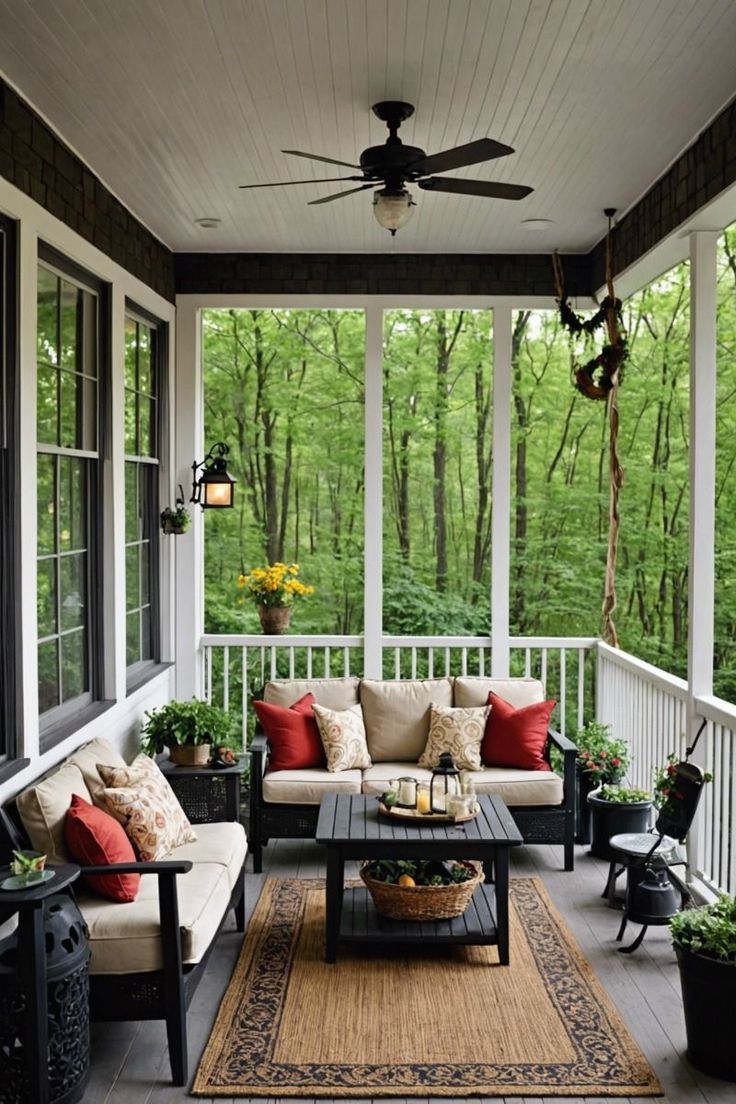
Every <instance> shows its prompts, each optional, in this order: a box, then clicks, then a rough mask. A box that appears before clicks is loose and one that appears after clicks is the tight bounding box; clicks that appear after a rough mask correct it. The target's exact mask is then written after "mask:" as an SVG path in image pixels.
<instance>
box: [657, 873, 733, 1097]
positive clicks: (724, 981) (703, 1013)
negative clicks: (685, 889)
mask: <svg viewBox="0 0 736 1104" xmlns="http://www.w3.org/2000/svg"><path fill="white" fill-rule="evenodd" d="M670 932H671V933H672V941H673V943H674V946H675V954H676V955H677V964H678V966H679V968H680V984H681V987H682V1005H683V1011H684V1013H685V1034H686V1036H687V1058H688V1061H689V1062H691V1063H692V1065H694V1066H695V1067H696V1069H699V1070H702V1072H703V1073H707V1074H709V1075H710V1076H711V1077H719V1078H721V1079H722V1080H724V1081H736V1049H735V1048H734V1045H733V1012H734V1008H736V898H735V897H730V896H728V895H726V894H723V895H722V896H720V897H719V898H718V899H717V900H716V901H714V902H712V903H711V904H709V905H704V906H702V907H701V908H694V909H685V910H684V911H683V912H678V913H677V915H676V916H673V918H672V920H671V921H670Z"/></svg>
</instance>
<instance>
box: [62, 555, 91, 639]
mask: <svg viewBox="0 0 736 1104" xmlns="http://www.w3.org/2000/svg"><path fill="white" fill-rule="evenodd" d="M86 571H87V556H86V554H85V553H84V552H81V553H79V555H75V556H62V557H61V560H60V561H59V578H60V584H61V628H62V632H63V631H65V630H66V629H76V628H82V627H83V626H84V613H85V605H86V591H87V581H86Z"/></svg>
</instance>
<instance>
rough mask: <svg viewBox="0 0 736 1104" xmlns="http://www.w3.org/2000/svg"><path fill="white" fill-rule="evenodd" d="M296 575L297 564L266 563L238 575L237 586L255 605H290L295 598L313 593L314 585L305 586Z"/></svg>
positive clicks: (297, 572) (297, 570)
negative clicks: (263, 565) (245, 573)
mask: <svg viewBox="0 0 736 1104" xmlns="http://www.w3.org/2000/svg"><path fill="white" fill-rule="evenodd" d="M298 575H299V564H295V563H293V564H283V563H274V564H267V565H266V567H254V568H252V570H251V571H249V572H248V574H247V575H239V576H238V586H239V587H240V589H241V590H243V591H244V592H245V596H246V597H247V598H252V599H253V601H254V602H255V604H256V605H257V606H292V605H293V604H294V601H295V599H297V598H304V597H306V596H307V595H308V594H314V587H312V586H306V585H305V584H304V583H303V582H301V580H300V579H298V578H297V576H298Z"/></svg>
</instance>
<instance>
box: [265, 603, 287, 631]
mask: <svg viewBox="0 0 736 1104" xmlns="http://www.w3.org/2000/svg"><path fill="white" fill-rule="evenodd" d="M258 616H259V618H260V621H261V628H262V629H263V631H264V633H266V635H267V636H280V635H281V634H282V633H285V632H286V630H287V629H288V627H289V621H290V620H291V606H258Z"/></svg>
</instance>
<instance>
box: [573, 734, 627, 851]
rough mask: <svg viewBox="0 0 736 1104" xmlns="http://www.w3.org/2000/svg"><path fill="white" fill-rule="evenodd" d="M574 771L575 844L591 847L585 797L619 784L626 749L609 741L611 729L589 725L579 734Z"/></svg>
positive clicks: (618, 743)
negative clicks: (602, 787)
mask: <svg viewBox="0 0 736 1104" xmlns="http://www.w3.org/2000/svg"><path fill="white" fill-rule="evenodd" d="M575 743H576V744H577V748H578V754H577V759H576V761H575V767H576V790H577V806H576V810H577V841H578V843H590V836H591V807H590V806H589V805H588V794H590V793H592V791H593V790H595V789H597V788H598V787H599V786H601V785H604V784H615V783H616V782H620V781H621V779H622V778H623V777H624V775H625V774H626V771H627V770H628V767H629V749H628V747H627V745H626V744H625V743H624V741H623V740H614V739H612V738H611V726H610V725H607V724H601V722H600V721H588V722H587V723H586V724H584V725H583V727H582V728H581V729H579V730H578V734H577V737H576V740H575Z"/></svg>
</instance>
